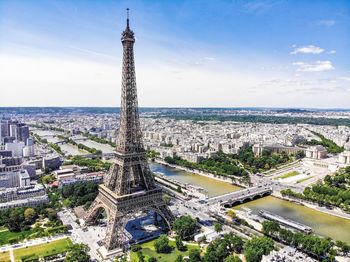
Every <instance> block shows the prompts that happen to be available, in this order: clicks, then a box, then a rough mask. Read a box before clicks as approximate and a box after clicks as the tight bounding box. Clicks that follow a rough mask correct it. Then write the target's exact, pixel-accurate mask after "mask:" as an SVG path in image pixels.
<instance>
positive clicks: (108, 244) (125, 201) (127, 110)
mask: <svg viewBox="0 0 350 262" xmlns="http://www.w3.org/2000/svg"><path fill="white" fill-rule="evenodd" d="M121 42H122V45H123V70H122V94H121V96H122V97H121V112H120V126H119V134H118V139H117V143H116V158H115V161H114V163H113V165H112V167H111V169H110V170H109V172H108V173H107V175H106V176H105V177H104V181H103V184H102V185H100V186H99V193H98V195H97V197H96V199H95V201H94V202H93V203H92V204H91V206H90V208H89V210H88V211H87V213H86V215H85V217H84V220H85V223H86V224H92V223H93V222H95V221H96V218H97V216H98V215H99V214H100V213H101V212H102V211H103V210H105V212H106V215H107V232H106V237H105V239H104V240H103V241H102V242H103V244H104V246H105V248H106V249H107V251H108V252H110V251H112V250H117V249H123V248H124V247H125V246H126V243H127V241H128V236H127V233H126V232H125V231H126V230H125V226H126V223H127V222H128V221H129V220H131V219H132V218H133V217H134V216H135V215H136V214H139V213H140V212H154V214H155V215H160V216H161V217H162V218H163V219H164V220H165V222H166V225H167V226H168V227H169V228H170V223H171V221H172V220H173V215H172V213H171V212H170V210H169V208H168V207H167V206H166V204H165V203H164V201H163V198H162V190H161V189H160V188H159V187H158V186H157V185H156V184H155V181H154V178H153V175H152V173H151V171H150V168H149V165H148V162H147V157H146V151H145V149H144V147H143V143H142V133H141V127H140V120H139V112H138V104H137V91H136V78H135V65H134V51H133V47H134V43H135V37H134V32H133V31H132V30H131V29H130V26H129V9H127V24H126V29H125V30H124V32H123V33H122V38H121Z"/></svg>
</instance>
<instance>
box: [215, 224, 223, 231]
mask: <svg viewBox="0 0 350 262" xmlns="http://www.w3.org/2000/svg"><path fill="white" fill-rule="evenodd" d="M214 230H215V232H216V233H220V232H221V231H222V225H221V224H220V223H217V222H215V223H214Z"/></svg>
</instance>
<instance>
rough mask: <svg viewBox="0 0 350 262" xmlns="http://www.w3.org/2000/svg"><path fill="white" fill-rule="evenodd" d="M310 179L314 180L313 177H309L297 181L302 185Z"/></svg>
mask: <svg viewBox="0 0 350 262" xmlns="http://www.w3.org/2000/svg"><path fill="white" fill-rule="evenodd" d="M310 178H313V176H309V177H305V178H303V179H299V180H298V181H297V184H299V183H302V182H304V181H306V180H309V179H310Z"/></svg>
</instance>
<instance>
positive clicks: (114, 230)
mask: <svg viewBox="0 0 350 262" xmlns="http://www.w3.org/2000/svg"><path fill="white" fill-rule="evenodd" d="M102 209H104V210H105V211H106V214H107V221H108V222H107V232H106V237H105V239H104V240H103V244H104V245H103V246H104V248H105V250H106V251H107V252H102V253H103V254H106V255H105V256H107V255H108V254H109V255H111V254H114V253H115V252H114V251H115V250H122V251H123V250H124V249H125V248H126V247H127V246H128V243H129V236H128V235H127V233H126V230H125V226H126V223H127V222H128V221H129V220H131V219H132V218H133V215H135V214H137V213H140V212H155V213H156V214H157V215H160V216H161V217H162V218H163V219H164V221H165V222H166V224H167V226H168V228H169V229H170V228H171V222H172V221H173V219H174V217H173V215H172V213H171V211H170V210H169V208H168V207H167V206H166V204H165V203H164V200H163V192H162V190H161V189H160V188H158V187H156V188H155V189H152V190H147V191H139V192H136V193H132V194H128V195H123V196H118V195H117V194H115V193H114V192H113V191H111V190H110V189H109V188H107V187H106V186H104V185H100V186H99V194H98V195H97V197H96V199H95V200H94V202H93V203H92V204H91V206H90V209H89V210H88V211H87V213H86V215H85V217H84V220H85V224H87V225H89V224H92V223H94V222H95V219H96V218H97V216H98V215H99V214H100V212H101V210H102ZM102 253H101V254H102Z"/></svg>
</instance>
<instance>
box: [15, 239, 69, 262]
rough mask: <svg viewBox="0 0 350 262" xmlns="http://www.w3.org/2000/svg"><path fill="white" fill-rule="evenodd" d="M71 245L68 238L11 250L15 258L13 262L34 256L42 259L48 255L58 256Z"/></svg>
mask: <svg viewBox="0 0 350 262" xmlns="http://www.w3.org/2000/svg"><path fill="white" fill-rule="evenodd" d="M71 244H72V241H71V240H70V239H69V238H64V239H60V240H56V241H52V242H50V243H46V244H42V245H36V246H30V247H28V248H18V249H14V250H13V254H14V256H15V262H17V261H18V262H20V261H21V257H23V256H30V255H36V256H38V257H44V256H48V255H54V254H59V253H62V252H64V251H66V250H67V248H68V247H69V246H70V245H71Z"/></svg>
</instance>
